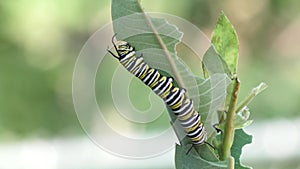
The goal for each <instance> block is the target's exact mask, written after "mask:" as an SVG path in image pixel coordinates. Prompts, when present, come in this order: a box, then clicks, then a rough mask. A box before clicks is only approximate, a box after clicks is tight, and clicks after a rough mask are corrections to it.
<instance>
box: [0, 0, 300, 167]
mask: <svg viewBox="0 0 300 169" xmlns="http://www.w3.org/2000/svg"><path fill="white" fill-rule="evenodd" d="M299 5H300V2H299V1H296V0H286V1H282V0H227V1H217V0H209V1H208V0H190V1H171V0H167V1H160V0H153V1H149V0H143V1H142V6H143V7H144V9H145V10H146V11H149V12H165V13H170V14H173V15H177V16H179V17H182V18H185V19H187V20H188V21H190V22H192V23H193V24H195V25H197V26H198V27H199V28H200V29H201V30H202V31H203V32H204V33H205V34H206V35H207V36H208V37H210V35H211V32H212V30H213V28H214V25H215V24H216V22H217V18H218V15H219V13H220V11H221V10H224V12H225V14H226V15H227V16H228V18H229V19H230V21H231V22H232V24H233V25H234V27H235V29H236V31H237V34H238V36H239V42H240V57H239V65H238V71H239V77H240V79H241V83H242V86H241V93H240V98H243V97H244V96H246V95H247V93H248V92H249V91H250V90H251V89H252V88H253V87H255V86H256V85H258V84H259V83H260V82H262V81H263V82H265V83H267V84H268V86H269V88H268V89H267V90H266V91H264V92H263V93H262V94H260V95H259V96H258V97H257V98H256V99H255V100H254V101H253V102H252V103H251V105H250V106H249V107H250V110H251V113H252V114H251V118H252V119H254V123H253V124H252V125H251V126H250V127H248V128H246V130H247V131H248V132H250V133H252V134H253V136H254V143H253V144H251V145H248V146H247V147H246V148H245V149H244V154H243V161H244V163H245V164H247V165H250V166H253V167H254V168H262V169H266V168H272V169H274V168H275V169H281V168H282V169H293V168H300V162H299V161H300V148H299V147H300V133H299V131H300V115H299V109H300V104H299V100H300V78H299V73H300V58H299V56H300V46H299V44H300V33H299V30H300V10H299ZM110 21H111V17H110V1H109V0H101V1H96V0H94V1H93V0H89V1H83V0H78V1H69V0H64V1H58V0H53V1H50V0H29V1H25V0H18V1H0V27H1V29H0V52H1V57H0V168H3V169H10V168H110V167H112V168H113V167H116V168H118V166H117V164H116V163H114V164H113V162H112V161H115V160H119V162H120V163H119V165H122V166H125V168H126V166H127V168H133V167H134V166H135V167H138V168H142V165H144V164H145V165H147V167H151V165H152V167H154V166H155V167H156V168H159V167H161V168H172V166H173V154H172V153H170V155H164V156H162V157H160V158H157V159H150V160H144V161H134V160H126V159H119V158H116V157H114V156H112V155H109V154H107V153H105V152H100V151H101V150H100V149H99V148H98V147H97V146H95V145H94V144H93V143H92V142H91V141H90V140H88V139H87V138H86V135H85V133H84V131H83V130H82V129H81V127H80V123H79V122H78V120H77V118H76V113H75V111H74V108H73V103H72V73H73V69H74V65H75V61H76V58H77V56H78V54H79V52H80V50H81V48H82V46H83V45H84V43H85V42H86V40H87V39H88V38H89V37H90V36H91V35H92V34H93V33H94V32H95V31H96V30H97V29H99V28H100V27H102V26H103V25H105V24H106V23H108V22H110ZM108 44H109V42H108ZM110 69H111V68H110V67H109V66H107V71H108V72H110V73H108V74H107V76H105V77H103V78H106V79H109V78H110V76H111V72H113V70H110ZM107 89H109V88H98V89H97V92H99V93H101V92H105V91H107ZM143 89H144V88H141V89H140V90H141V92H143V91H142V90H143ZM133 97H134V96H133ZM101 99H104V102H105V98H101ZM162 125H163V124H162ZM158 128H159V126H158ZM151 160H152V161H151ZM158 160H160V161H159V162H158ZM110 162H111V163H110ZM147 162H148V163H147ZM158 164H159V165H158ZM115 165H116V166H115ZM119 168H120V166H119Z"/></svg>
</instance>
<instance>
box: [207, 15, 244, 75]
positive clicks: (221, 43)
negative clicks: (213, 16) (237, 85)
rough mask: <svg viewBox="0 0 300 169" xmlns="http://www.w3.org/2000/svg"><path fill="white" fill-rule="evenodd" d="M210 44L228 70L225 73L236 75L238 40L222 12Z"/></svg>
mask: <svg viewBox="0 0 300 169" xmlns="http://www.w3.org/2000/svg"><path fill="white" fill-rule="evenodd" d="M212 44H213V45H214V46H215V48H216V50H217V52H218V54H219V55H220V56H221V58H223V60H224V61H225V62H226V64H227V66H228V69H229V72H227V73H229V74H231V75H234V74H236V69H237V61H238V51H239V44H238V38H237V35H236V32H235V30H234V28H233V26H232V24H231V23H230V21H229V20H228V18H227V17H226V16H225V14H224V13H223V12H222V13H221V15H220V16H219V19H218V22H217V25H216V27H215V28H214V30H213V34H212Z"/></svg>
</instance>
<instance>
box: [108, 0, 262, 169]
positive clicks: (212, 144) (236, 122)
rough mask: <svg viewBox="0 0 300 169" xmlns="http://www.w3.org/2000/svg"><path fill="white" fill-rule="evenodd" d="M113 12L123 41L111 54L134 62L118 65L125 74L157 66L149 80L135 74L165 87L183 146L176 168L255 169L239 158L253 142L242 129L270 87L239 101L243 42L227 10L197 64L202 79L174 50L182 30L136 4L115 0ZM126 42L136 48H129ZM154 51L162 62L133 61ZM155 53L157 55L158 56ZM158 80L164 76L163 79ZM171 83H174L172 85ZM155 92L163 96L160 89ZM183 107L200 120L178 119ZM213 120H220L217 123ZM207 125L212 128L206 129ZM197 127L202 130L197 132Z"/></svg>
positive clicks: (133, 0) (131, 0)
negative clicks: (251, 105)
mask: <svg viewBox="0 0 300 169" xmlns="http://www.w3.org/2000/svg"><path fill="white" fill-rule="evenodd" d="M111 14H112V20H113V29H114V33H115V34H116V38H117V39H118V40H122V42H123V46H116V44H114V46H115V49H116V50H117V51H116V52H117V54H114V53H113V52H111V51H109V52H110V53H111V54H112V55H113V56H115V57H116V58H119V57H121V58H124V57H127V58H129V59H131V60H129V61H128V60H127V61H126V59H125V61H124V60H123V62H121V61H120V62H121V63H122V64H123V65H124V66H125V68H126V69H127V70H129V69H130V68H133V69H131V70H132V71H131V73H133V74H134V73H135V72H138V71H140V72H141V70H144V69H145V67H146V68H147V69H148V67H158V68H157V69H153V70H150V69H149V70H148V71H145V72H146V73H145V74H147V73H148V75H147V76H146V75H145V76H143V75H142V72H141V73H136V74H138V75H136V76H137V77H138V78H140V79H141V80H144V81H147V79H148V78H153V79H156V80H155V81H153V82H151V83H150V82H149V81H148V82H147V83H146V82H144V83H145V84H146V85H148V86H149V87H151V88H152V89H153V90H155V89H158V88H159V86H158V85H161V86H163V87H164V85H165V86H166V89H163V90H162V92H161V94H162V95H160V96H161V98H162V99H164V101H165V103H166V104H167V105H168V106H166V107H167V109H168V112H169V116H170V119H171V124H172V126H173V129H174V131H175V133H176V135H177V137H178V139H179V140H180V144H176V146H175V149H176V150H175V166H176V168H177V169H182V168H190V169H197V168H206V169H216V168H220V169H222V168H224V169H225V168H229V169H234V168H236V169H249V168H251V167H247V166H244V165H242V164H241V159H240V157H241V154H242V148H243V147H244V146H245V145H246V144H250V143H251V142H252V136H251V135H249V134H247V133H246V132H245V131H244V128H245V127H246V126H248V125H250V124H251V123H252V120H250V119H249V116H250V111H249V109H248V104H249V103H250V102H251V101H252V100H253V99H254V97H255V96H256V95H257V94H259V93H260V92H261V91H263V90H264V89H265V88H266V87H267V85H266V84H264V83H260V84H259V85H258V86H257V87H255V88H253V89H252V91H250V93H249V95H248V96H246V98H244V99H242V101H241V102H239V103H238V101H237V100H238V95H239V89H240V85H241V84H240V81H239V78H238V72H237V63H238V55H239V54H238V53H239V43H238V38H237V34H236V31H235V29H234V27H233V25H232V24H231V23H230V21H229V19H228V18H227V17H226V15H225V14H224V12H221V14H220V15H219V18H218V21H217V23H216V25H215V27H214V30H213V32H212V35H211V40H210V42H211V43H210V47H209V48H208V49H207V51H206V52H205V54H204V56H203V58H202V61H199V65H201V66H202V70H203V71H202V74H203V76H202V77H200V76H197V75H194V74H193V73H192V72H191V71H190V69H189V67H188V66H187V65H186V64H184V63H183V61H182V60H181V59H180V58H179V57H178V56H177V52H176V47H175V46H176V45H177V44H178V43H180V42H181V40H182V37H183V36H184V33H185V32H180V29H179V28H178V27H177V25H174V24H173V25H172V24H170V23H169V22H167V20H164V19H161V18H155V17H151V16H149V15H148V14H147V13H145V12H144V11H143V9H142V7H141V4H140V2H139V1H138V0H112V1H111ZM126 16H127V19H125V20H123V21H121V22H114V21H116V20H117V19H119V18H124V17H125V18H126ZM137 32H139V33H137ZM133 33H135V34H133ZM125 41H126V43H125ZM127 42H128V44H130V45H132V46H130V45H128V44H127ZM113 43H114V42H113ZM126 45H127V46H126ZM133 47H134V48H133ZM150 47H151V48H155V49H159V51H158V53H159V52H161V53H160V54H161V58H158V57H152V58H151V57H147V58H145V59H142V58H141V57H143V56H142V55H141V56H140V57H139V58H138V59H137V58H136V57H135V55H134V57H132V56H133V54H135V51H134V50H137V51H138V50H142V49H147V48H150ZM126 50H128V51H126ZM132 51H134V52H132ZM158 53H157V54H158ZM151 54H152V55H156V53H155V52H153V53H151ZM129 55H130V56H129ZM148 55H149V54H148ZM119 60H120V59H119ZM144 60H145V62H147V64H148V65H146V64H145V65H144V66H141V64H137V63H143V62H144ZM130 62H132V65H130V64H131V63H130ZM158 63H163V64H164V65H167V66H165V67H166V69H169V70H170V71H169V72H170V73H168V72H167V77H165V76H163V75H161V74H166V73H165V72H164V71H165V70H161V69H160V68H159V66H157V65H156V64H158ZM143 64H144V63H143ZM133 65H134V66H133ZM162 68H164V66H162ZM155 72H157V73H155ZM159 77H163V78H161V79H162V80H161V81H160V80H159ZM171 77H172V78H171ZM145 79H146V80H145ZM167 81H174V82H173V83H174V84H173V83H172V82H169V83H168V82H167ZM190 81H193V82H194V84H192V85H191V83H189V82H190ZM221 82H222V84H224V85H223V88H222V87H219V86H220V85H219V84H220V83H221ZM155 85H156V86H155ZM174 86H177V87H174ZM167 88H168V89H167ZM180 91H184V92H186V93H187V95H189V98H190V99H191V101H194V102H195V101H197V100H198V101H199V104H197V106H195V104H194V105H193V104H189V103H190V99H187V97H186V96H185V95H184V94H183V93H184V92H180ZM176 92H177V93H178V94H177V96H175V95H176ZM156 93H159V92H158V91H156ZM179 93H182V94H181V95H180V94H179ZM176 97H178V100H180V98H181V102H180V101H177V102H175V101H174V103H176V104H175V105H172V104H170V102H171V99H174V98H176ZM188 104H189V105H190V106H188ZM176 105H177V106H176ZM184 106H186V107H189V108H190V110H192V112H195V113H194V114H195V119H196V120H194V121H193V113H187V114H189V115H190V117H186V118H185V116H181V117H180V115H181V114H180V113H183V111H179V113H178V112H177V113H176V109H179V108H180V107H184ZM174 112H175V113H174ZM197 113H199V114H200V115H201V120H200V115H198V116H197V118H196V115H197ZM183 117H184V118H183ZM213 117H215V118H216V119H215V120H213V119H214V118H213ZM178 118H179V123H178ZM184 120H188V121H189V122H186V124H187V125H186V126H188V127H186V128H184ZM194 122H195V124H194ZM202 122H203V123H204V125H203V124H202ZM213 122H214V123H213ZM196 123H197V124H196ZM178 124H179V125H178ZM204 126H205V127H207V128H209V129H207V131H205V129H204ZM198 129H199V131H197V130H198ZM198 143H200V144H198ZM174 144H175V143H174Z"/></svg>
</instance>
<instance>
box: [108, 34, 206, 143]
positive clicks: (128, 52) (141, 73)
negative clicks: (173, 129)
mask: <svg viewBox="0 0 300 169" xmlns="http://www.w3.org/2000/svg"><path fill="white" fill-rule="evenodd" d="M114 37H115V36H113V38H112V43H113V45H114V48H115V50H116V52H117V55H115V54H114V53H113V52H111V51H110V50H108V52H109V53H110V54H111V55H113V56H114V57H115V58H116V59H118V61H119V62H120V63H121V64H122V65H123V66H124V67H125V68H126V69H127V70H128V71H129V72H130V73H132V74H133V75H135V76H136V77H137V78H139V79H140V80H141V81H142V82H143V83H144V84H145V85H147V86H149V87H150V88H151V89H152V90H153V92H155V93H156V94H157V95H158V96H159V97H161V98H162V99H163V101H164V102H165V103H166V104H167V105H168V106H169V107H170V108H171V109H172V110H173V112H174V114H175V115H176V116H177V117H178V118H179V121H180V124H181V126H182V127H183V129H184V130H185V132H186V134H187V136H188V137H189V138H190V139H191V141H192V143H193V145H196V144H198V145H199V144H200V145H201V144H204V143H207V142H206V137H207V136H206V131H205V128H204V125H203V123H202V122H201V116H200V114H199V113H198V112H197V111H196V110H195V109H194V105H193V100H191V99H189V98H187V97H186V95H185V92H186V90H185V89H183V88H178V87H176V86H174V84H173V78H172V77H166V76H163V75H162V74H160V73H159V72H158V70H156V69H154V68H151V67H150V66H149V65H148V64H147V63H145V62H144V59H143V57H142V55H141V56H139V57H136V52H135V49H134V47H132V46H131V45H130V44H129V43H128V42H125V41H118V42H117V44H118V45H116V43H114Z"/></svg>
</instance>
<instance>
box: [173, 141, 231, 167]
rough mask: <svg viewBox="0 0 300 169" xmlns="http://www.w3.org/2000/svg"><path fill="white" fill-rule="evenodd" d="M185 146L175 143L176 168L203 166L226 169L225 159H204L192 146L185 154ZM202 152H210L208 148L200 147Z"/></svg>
mask: <svg viewBox="0 0 300 169" xmlns="http://www.w3.org/2000/svg"><path fill="white" fill-rule="evenodd" d="M188 149H189V148H187V147H186V146H183V145H176V152H175V166H176V169H192V168H205V169H226V168H227V162H226V161H218V162H211V161H207V160H204V159H203V158H201V157H200V156H199V154H198V153H197V151H195V149H194V148H192V149H191V151H190V152H189V153H188V154H187V150H188ZM202 150H203V151H202V153H203V154H205V153H210V151H209V150H208V149H204V148H203V149H202Z"/></svg>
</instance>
